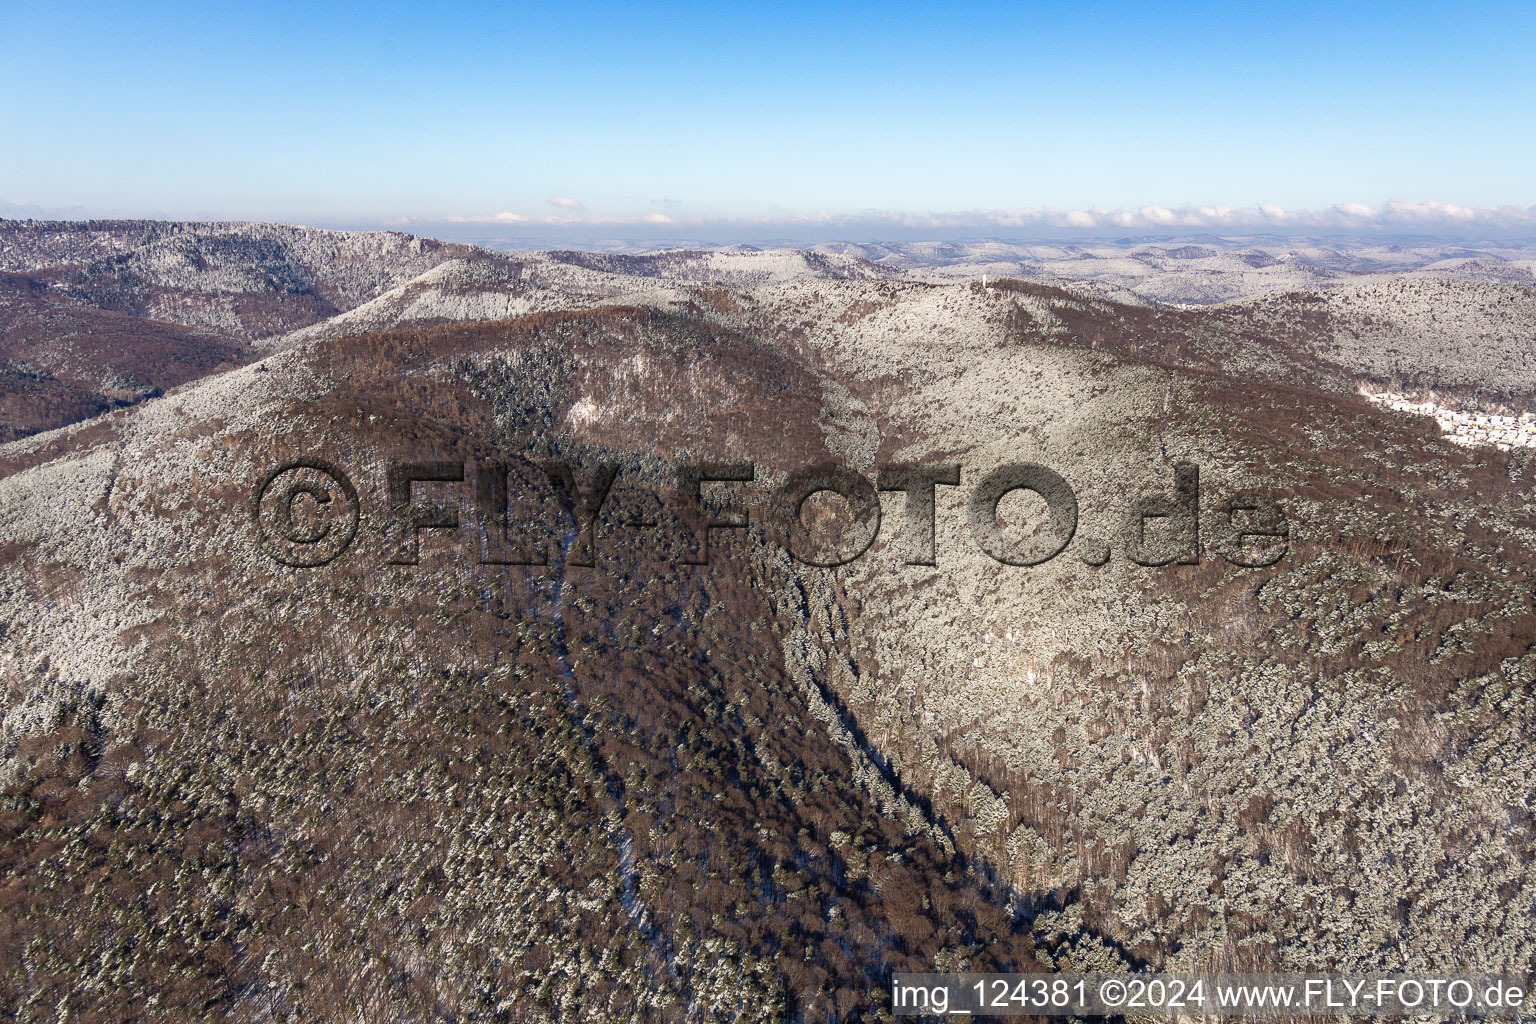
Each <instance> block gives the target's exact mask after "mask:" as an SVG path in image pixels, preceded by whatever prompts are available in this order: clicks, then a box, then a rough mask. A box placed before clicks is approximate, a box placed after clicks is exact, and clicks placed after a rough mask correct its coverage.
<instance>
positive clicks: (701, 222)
mask: <svg viewBox="0 0 1536 1024" xmlns="http://www.w3.org/2000/svg"><path fill="white" fill-rule="evenodd" d="M560 198H561V197H558V196H557V197H553V198H552V199H551V200H550V202H551V203H555V200H557V199H560ZM570 202H572V203H574V202H575V200H570ZM555 205H560V204H558V203H555ZM562 209H563V210H565V211H567V212H562V213H560V214H552V215H548V216H542V217H532V218H530V217H525V216H523V215H522V214H517V213H511V212H504V213H498V214H490V215H477V216H461V217H449V218H447V220H448V221H449V222H451V223H456V224H526V225H529V226H535V225H544V226H548V227H553V228H561V229H581V228H593V229H597V228H602V229H605V230H606V229H615V230H622V229H624V228H626V227H628V228H636V229H645V228H655V227H662V226H668V227H673V228H676V229H678V230H679V231H695V232H703V233H710V234H714V235H719V236H730V235H735V236H738V237H749V236H750V237H758V236H761V235H764V234H767V235H769V236H772V237H780V238H785V237H791V236H792V237H796V238H803V239H811V240H827V239H833V238H856V237H866V238H878V237H881V235H882V232H899V233H901V234H903V235H905V236H908V237H910V236H912V235H913V234H914V233H922V234H926V235H928V236H929V237H932V238H941V237H950V238H956V237H966V236H974V235H1004V236H1006V235H1008V234H1010V233H1013V234H1015V235H1016V236H1017V234H1019V233H1021V232H1022V233H1029V234H1033V235H1038V236H1041V237H1048V236H1052V234H1053V233H1064V234H1076V233H1083V232H1092V231H1103V232H1109V231H1115V232H1130V233H1136V232H1142V233H1145V234H1147V235H1153V236H1155V235H1165V236H1169V235H1177V234H1181V233H1197V232H1201V231H1219V232H1221V233H1222V234H1227V235H1242V234H1245V233H1255V232H1274V231H1276V230H1283V231H1285V232H1288V233H1293V234H1305V233H1307V232H1312V231H1319V232H1329V231H1348V232H1351V233H1354V232H1380V233H1391V232H1411V233H1425V234H1434V233H1436V232H1439V233H1441V234H1442V235H1446V236H1452V235H1454V236H1457V237H1478V236H1480V234H1489V235H1492V234H1497V233H1500V232H1512V231H1519V232H1531V233H1536V207H1530V208H1524V207H1517V206H1500V207H1493V206H1481V207H1471V206H1458V205H1456V204H1454V203H1440V202H1434V201H1427V202H1410V201H1406V200H1399V199H1393V200H1390V201H1389V202H1387V203H1385V204H1384V205H1382V206H1381V207H1379V208H1375V207H1371V206H1367V205H1365V204H1363V203H1354V202H1348V203H1338V204H1336V205H1334V206H1330V207H1327V208H1325V209H1321V210H1286V209H1284V208H1282V207H1280V206H1277V205H1275V204H1274V203H1258V204H1256V205H1254V206H1251V207H1242V208H1234V207H1231V206H1225V205H1220V204H1211V205H1200V206H1181V207H1172V208H1170V207H1164V206H1154V205H1147V206H1141V207H1137V208H1136V209H1126V208H1123V207H1119V208H1116V209H1113V210H1110V209H1106V208H1104V207H1102V206H1093V207H1089V208H1088V209H1084V210H1062V209H1058V208H1054V207H1042V208H1031V207H1014V208H1010V209H1006V210H961V211H954V212H948V213H935V212H927V213H916V212H910V211H900V210H862V211H856V212H847V213H840V212H834V211H828V210H814V211H807V212H803V213H791V214H784V215H780V216H774V217H703V216H695V217H683V216H680V215H674V214H666V213H660V212H651V213H645V214H636V215H633V216H605V217H595V216H592V215H591V214H589V213H587V212H586V210H585V209H584V208H581V206H580V204H579V203H577V204H576V205H575V206H564V207H562ZM414 223H418V224H420V223H424V221H422V220H417V221H414ZM701 237H702V235H701Z"/></svg>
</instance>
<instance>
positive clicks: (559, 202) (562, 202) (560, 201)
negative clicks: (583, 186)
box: [548, 196, 586, 210]
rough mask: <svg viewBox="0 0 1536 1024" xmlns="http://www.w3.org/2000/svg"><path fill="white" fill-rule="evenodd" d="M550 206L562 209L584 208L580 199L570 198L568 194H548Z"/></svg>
mask: <svg viewBox="0 0 1536 1024" xmlns="http://www.w3.org/2000/svg"><path fill="white" fill-rule="evenodd" d="M548 202H549V205H550V206H558V207H559V208H560V209H562V210H585V209H586V207H585V206H583V205H582V203H581V200H580V199H572V198H571V197H570V196H550V197H549V200H548Z"/></svg>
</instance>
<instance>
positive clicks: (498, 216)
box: [448, 212, 528, 224]
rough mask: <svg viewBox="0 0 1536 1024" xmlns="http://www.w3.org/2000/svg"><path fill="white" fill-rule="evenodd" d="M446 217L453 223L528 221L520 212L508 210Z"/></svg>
mask: <svg viewBox="0 0 1536 1024" xmlns="http://www.w3.org/2000/svg"><path fill="white" fill-rule="evenodd" d="M448 219H449V220H450V221H452V222H453V223H455V224H525V223H527V221H528V218H527V217H524V216H523V215H522V214H520V213H508V212H502V213H493V214H488V215H481V216H478V217H449V218H448Z"/></svg>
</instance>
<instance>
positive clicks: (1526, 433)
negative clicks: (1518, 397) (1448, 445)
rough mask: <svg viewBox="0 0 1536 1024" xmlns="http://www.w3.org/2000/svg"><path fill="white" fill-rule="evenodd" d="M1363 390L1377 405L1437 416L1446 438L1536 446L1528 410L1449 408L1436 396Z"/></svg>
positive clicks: (1503, 447) (1535, 423) (1507, 447)
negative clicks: (1516, 412)
mask: <svg viewBox="0 0 1536 1024" xmlns="http://www.w3.org/2000/svg"><path fill="white" fill-rule="evenodd" d="M1360 394H1361V395H1362V396H1363V397H1364V398H1365V399H1366V400H1367V401H1368V402H1370V403H1372V404H1373V405H1380V406H1383V407H1385V408H1388V409H1395V410H1397V411H1398V412H1410V413H1416V414H1418V415H1420V416H1432V417H1434V420H1435V422H1436V423H1438V424H1439V425H1440V432H1441V433H1442V434H1443V435H1445V439H1446V440H1447V441H1452V442H1454V443H1456V444H1463V445H1468V446H1492V447H1494V448H1497V449H1498V450H1499V451H1501V452H1507V451H1511V450H1512V449H1515V448H1536V416H1533V415H1532V414H1531V413H1528V412H1527V413H1523V414H1521V415H1519V416H1500V415H1497V414H1496V413H1486V412H1462V411H1460V410H1459V409H1449V408H1446V407H1445V406H1443V405H1440V404H1438V403H1436V402H1435V400H1434V399H1433V398H1432V397H1431V398H1427V399H1418V398H1415V397H1413V396H1411V395H1404V394H1400V393H1398V392H1395V391H1370V390H1367V389H1366V388H1361V389H1360Z"/></svg>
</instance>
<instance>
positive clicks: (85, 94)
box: [0, 0, 1536, 233]
mask: <svg viewBox="0 0 1536 1024" xmlns="http://www.w3.org/2000/svg"><path fill="white" fill-rule="evenodd" d="M0 38H3V39H4V40H5V44H4V46H5V59H4V60H3V61H0V89H3V91H4V95H5V97H6V100H7V102H5V103H4V104H3V106H0V140H3V141H0V200H5V201H8V202H9V203H11V204H27V203H31V204H37V206H38V207H42V208H55V209H56V208H76V209H79V210H82V211H88V212H91V213H111V214H118V215H158V216H175V217H188V216H216V217H240V218H262V219H281V220H299V221H305V222H309V223H324V224H359V225H361V224H379V223H430V222H447V223H459V224H466V225H469V224H494V225H498V226H500V227H508V226H517V225H521V226H522V227H520V228H519V230H525V229H526V230H532V229H533V227H534V226H537V227H539V228H540V229H541V230H542V229H544V228H546V227H548V228H549V229H550V230H554V229H555V228H557V227H558V226H559V225H558V224H557V223H555V222H558V221H561V220H576V221H580V222H582V223H585V224H593V225H599V226H601V227H603V228H604V229H607V228H609V227H612V229H613V230H620V229H622V228H625V227H626V226H633V225H651V226H657V225H668V224H670V225H697V224H703V223H706V222H711V223H712V222H725V223H731V222H734V223H738V224H748V223H779V222H786V223H791V222H799V223H805V222H810V223H815V222H816V219H817V218H821V219H822V221H827V220H829V219H830V221H831V222H832V223H835V224H845V223H855V222H858V221H860V220H861V219H865V220H868V219H870V218H874V219H875V220H876V221H878V220H879V219H880V218H885V219H887V220H888V221H889V220H891V219H892V218H896V219H899V218H902V217H908V218H911V217H916V218H918V219H919V223H921V218H922V217H928V216H932V215H959V217H960V220H961V221H964V220H965V218H966V217H971V218H973V219H977V220H978V221H980V222H985V221H986V220H987V218H988V217H993V219H997V218H998V217H1002V219H1003V220H1004V221H1005V222H1006V216H1005V215H1002V214H993V213H987V212H986V211H1010V210H1012V211H1019V210H1035V211H1047V214H1048V215H1049V211H1053V210H1054V211H1074V210H1078V211H1081V210H1089V211H1092V210H1095V209H1097V210H1099V211H1138V212H1135V214H1134V217H1133V218H1132V219H1135V217H1140V218H1141V219H1142V220H1143V221H1148V220H1150V222H1156V221H1157V220H1158V219H1159V217H1160V214H1158V213H1156V212H1154V213H1152V214H1150V215H1146V216H1143V215H1142V214H1141V213H1140V212H1139V211H1141V210H1142V209H1143V208H1150V209H1152V210H1154V211H1176V212H1177V211H1182V210H1185V209H1189V208H1198V207H1206V208H1208V209H1209V208H1213V207H1217V208H1220V207H1231V208H1233V209H1237V210H1243V211H1252V210H1257V209H1258V208H1259V204H1261V203H1262V204H1272V207H1271V208H1273V209H1281V210H1285V211H1329V210H1336V209H1337V204H1364V205H1365V206H1369V207H1372V208H1373V209H1380V208H1381V206H1382V204H1384V203H1386V202H1387V201H1388V200H1393V199H1396V200H1401V201H1403V202H1405V203H1409V204H1423V203H1427V202H1434V203H1440V204H1458V206H1459V207H1465V208H1491V207H1513V208H1515V209H1516V211H1517V212H1518V211H1526V212H1527V213H1528V212H1529V210H1530V208H1531V207H1532V206H1533V205H1536V71H1533V67H1536V61H1533V60H1532V40H1533V39H1536V5H1533V4H1529V3H1505V4H1478V3H1461V4H1444V5H1429V4H1416V3H1392V4H1333V3H1296V2H1292V3H1276V4H1264V5H1254V4H1234V3H1230V2H1228V3H1221V4H1203V3H1182V4H1177V5H1174V4H1166V5H1159V4H1148V5H1130V4H1126V5H1111V4H1092V3H1071V4H1069V3H1038V4H1029V3H1024V4H993V5H959V4H942V5H941V4H907V3H891V2H887V3H882V4H827V3H792V2H791V3H782V4H777V5H761V6H744V7H732V6H727V5H720V6H718V7H716V6H703V5H697V6H671V7H666V8H662V7H652V6H648V5H637V4H584V5H583V4H575V5H556V4H548V3H541V4H537V5H526V6H522V5H516V4H489V3H477V2H473V0H471V2H459V3H451V4H424V3H413V4H377V5H372V6H368V7H363V6H337V5H330V6H327V5H310V4H287V3H275V4H267V5H234V4H213V3H206V4H158V5H155V6H153V7H150V6H143V5H138V4H131V3H130V4H105V3H74V2H68V0H65V2H50V3H47V4H43V3H35V2H31V0H3V5H0ZM1419 208H1420V207H1418V206H1412V207H1404V209H1419ZM1435 209H1441V208H1440V207H1436V208H1435ZM972 211H983V213H981V214H975V213H972ZM498 215H499V216H500V218H501V219H500V220H494V219H493V218H496V217H498ZM1106 216H1107V215H1106ZM1456 216H1464V215H1461V214H1455V215H1453V216H1452V217H1451V219H1452V220H1454V219H1455V217H1456ZM450 218H461V219H460V220H458V221H450V220H449V219H450ZM522 218H526V219H522ZM1441 219H1445V218H1444V217H1442V218H1441ZM932 223H934V224H936V225H939V226H940V227H942V225H943V224H944V223H946V222H945V221H943V220H942V217H941V219H940V220H937V221H933V222H932ZM935 230H936V231H938V228H935ZM938 233H942V231H938Z"/></svg>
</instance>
